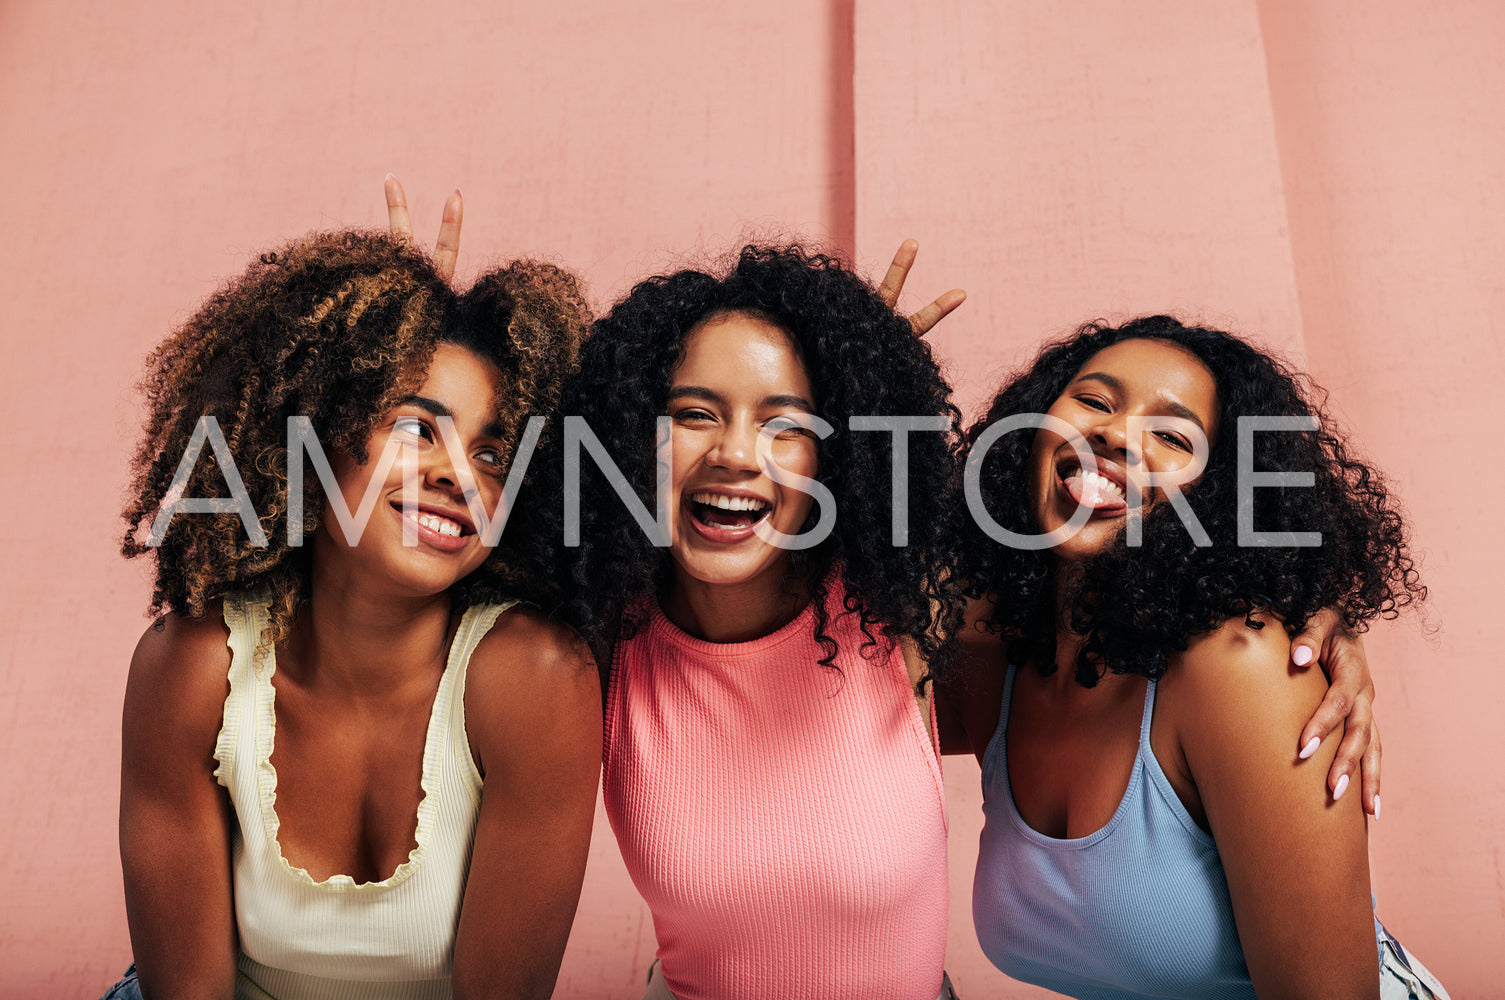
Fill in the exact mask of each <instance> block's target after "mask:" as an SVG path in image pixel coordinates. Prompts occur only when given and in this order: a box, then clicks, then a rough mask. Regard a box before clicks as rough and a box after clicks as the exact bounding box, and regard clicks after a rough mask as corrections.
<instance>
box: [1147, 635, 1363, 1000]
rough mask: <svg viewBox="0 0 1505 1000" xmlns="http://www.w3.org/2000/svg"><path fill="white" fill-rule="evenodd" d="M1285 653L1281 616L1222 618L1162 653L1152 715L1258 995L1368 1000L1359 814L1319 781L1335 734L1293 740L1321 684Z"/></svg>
mask: <svg viewBox="0 0 1505 1000" xmlns="http://www.w3.org/2000/svg"><path fill="white" fill-rule="evenodd" d="M1288 653H1289V649H1288V643H1287V641H1286V635H1285V633H1284V631H1282V630H1281V629H1280V628H1279V625H1278V623H1275V622H1273V621H1271V622H1270V623H1269V624H1267V625H1266V627H1265V628H1264V629H1263V630H1259V631H1256V630H1254V629H1250V628H1248V627H1247V626H1246V625H1244V623H1243V622H1242V620H1238V621H1234V622H1230V623H1229V624H1228V625H1225V626H1224V627H1223V628H1222V629H1220V630H1219V631H1218V632H1215V633H1213V634H1212V635H1210V636H1207V637H1205V638H1203V639H1201V640H1199V641H1197V642H1195V643H1193V645H1192V647H1191V648H1190V649H1189V650H1188V651H1187V653H1186V654H1184V656H1182V657H1180V658H1179V660H1178V662H1174V663H1173V665H1172V668H1171V671H1170V673H1168V674H1167V676H1166V678H1165V679H1164V680H1163V681H1162V682H1161V688H1160V690H1161V694H1162V696H1163V699H1162V698H1157V702H1156V724H1157V726H1158V725H1160V724H1161V722H1162V721H1163V722H1165V723H1167V724H1168V725H1170V726H1171V727H1172V728H1171V730H1170V732H1172V733H1174V734H1175V737H1176V741H1177V742H1178V744H1179V747H1180V751H1181V753H1182V754H1183V755H1184V762H1185V766H1186V768H1187V771H1188V772H1189V774H1190V777H1191V780H1192V781H1193V782H1194V783H1195V787H1196V794H1197V796H1198V797H1199V798H1200V804H1201V807H1202V809H1203V810H1204V811H1205V814H1206V819H1207V824H1208V827H1209V829H1210V830H1211V832H1212V836H1213V839H1214V840H1215V841H1216V842H1217V846H1218V853H1219V855H1220V856H1221V858H1222V861H1223V867H1224V870H1225V872H1226V874H1227V877H1228V890H1229V893H1230V895H1231V896H1232V899H1233V913H1234V919H1235V920H1236V922H1237V924H1238V933H1239V942H1240V943H1241V944H1242V945H1243V949H1244V957H1245V960H1246V961H1247V962H1248V965H1249V975H1250V978H1251V979H1252V980H1253V981H1254V988H1255V991H1256V992H1257V993H1258V994H1259V996H1260V997H1261V998H1263V1000H1269V998H1274V997H1292V998H1296V997H1316V996H1320V997H1329V998H1344V997H1367V998H1374V997H1378V996H1379V972H1378V964H1377V961H1376V957H1375V944H1374V925H1373V922H1372V914H1371V909H1370V898H1369V855H1368V849H1367V844H1366V840H1365V825H1364V814H1363V811H1362V810H1361V808H1360V806H1359V802H1358V799H1357V796H1350V797H1349V798H1346V799H1342V800H1339V801H1334V800H1333V799H1332V797H1331V796H1330V795H1328V794H1327V789H1326V788H1325V787H1324V786H1323V783H1322V780H1321V775H1322V773H1323V769H1325V768H1326V767H1327V766H1328V764H1329V763H1330V762H1331V760H1332V758H1333V756H1334V754H1335V753H1336V751H1337V743H1338V741H1337V739H1336V738H1331V737H1330V738H1329V739H1328V740H1327V741H1325V742H1324V743H1323V744H1322V745H1321V746H1320V748H1319V749H1318V750H1317V751H1316V752H1315V753H1314V754H1312V755H1311V756H1310V757H1309V758H1307V759H1306V760H1302V759H1300V758H1299V757H1298V756H1297V754H1296V753H1295V751H1294V750H1293V749H1292V748H1291V743H1292V741H1293V739H1294V737H1295V735H1296V734H1297V733H1298V732H1300V729H1301V726H1302V724H1303V723H1304V722H1305V721H1306V719H1307V718H1308V716H1309V715H1310V714H1311V712H1312V709H1313V707H1314V706H1315V705H1316V704H1317V703H1318V702H1320V701H1321V700H1322V697H1323V692H1324V690H1325V687H1326V685H1325V683H1324V681H1323V678H1322V676H1321V675H1320V674H1316V673H1313V672H1310V671H1299V670H1292V669H1290V666H1289V664H1288V662H1287V656H1288ZM1162 709H1163V710H1164V713H1165V714H1164V715H1163V716H1162V714H1161V713H1162Z"/></svg>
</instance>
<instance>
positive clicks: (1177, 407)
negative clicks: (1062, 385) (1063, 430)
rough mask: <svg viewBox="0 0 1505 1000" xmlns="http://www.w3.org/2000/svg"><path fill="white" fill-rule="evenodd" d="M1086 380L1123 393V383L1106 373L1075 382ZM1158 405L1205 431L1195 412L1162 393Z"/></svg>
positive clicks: (1085, 377)
mask: <svg viewBox="0 0 1505 1000" xmlns="http://www.w3.org/2000/svg"><path fill="white" fill-rule="evenodd" d="M1086 379H1092V380H1093V381H1094V382H1101V383H1102V384H1103V385H1106V386H1107V387H1108V388H1110V389H1112V390H1113V391H1115V392H1123V391H1124V384H1123V382H1121V381H1119V379H1117V378H1115V377H1114V376H1112V375H1109V374H1108V373H1107V372H1088V373H1087V374H1085V375H1078V376H1077V377H1076V379H1075V381H1077V382H1081V381H1084V380H1086ZM1160 405H1161V406H1163V407H1164V408H1165V412H1167V413H1169V414H1170V415H1171V416H1173V417H1180V418H1181V419H1183V420H1190V421H1191V422H1192V423H1194V424H1196V425H1197V426H1198V427H1202V429H1203V430H1204V431H1205V430H1206V429H1207V428H1206V427H1203V426H1202V418H1201V417H1199V416H1197V414H1196V412H1195V411H1193V410H1191V409H1190V408H1188V407H1187V406H1185V405H1184V404H1182V403H1180V402H1177V401H1176V400H1175V399H1172V398H1170V397H1168V396H1166V395H1164V394H1163V393H1162V394H1160Z"/></svg>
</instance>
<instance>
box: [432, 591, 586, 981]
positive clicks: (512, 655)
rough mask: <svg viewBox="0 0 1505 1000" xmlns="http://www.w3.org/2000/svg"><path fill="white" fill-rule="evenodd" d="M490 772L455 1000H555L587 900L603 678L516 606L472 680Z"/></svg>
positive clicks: (563, 638) (562, 638)
mask: <svg viewBox="0 0 1505 1000" xmlns="http://www.w3.org/2000/svg"><path fill="white" fill-rule="evenodd" d="M465 725H466V730H467V731H468V733H469V735H470V743H471V747H472V749H473V750H474V751H475V754H476V764H477V766H478V767H479V768H480V769H481V773H482V775H483V776H484V780H485V788H484V789H483V791H482V793H481V815H480V819H479V821H478V823H477V827H476V842H475V850H474V853H473V855H472V858H471V863H470V876H469V879H468V881H467V882H466V886H465V898H464V902H463V904H462V907H461V911H460V927H459V932H458V935H457V937H456V939H455V961H454V990H455V997H456V998H457V1000H474V998H477V997H510V998H522V997H547V996H549V994H550V993H551V992H552V991H553V989H554V981H555V979H556V978H558V976H559V963H560V962H561V961H562V960H563V958H564V946H565V943H566V941H568V939H569V935H570V925H571V923H572V922H573V921H574V917H575V906H576V904H577V903H578V902H579V900H580V885H581V882H582V881H583V880H584V878H585V861H586V857H587V855H588V853H589V849H590V836H591V824H592V823H593V821H594V820H595V814H596V786H597V784H598V783H599V781H600V773H601V685H600V680H599V678H598V675H597V673H596V668H595V665H594V663H593V662H592V660H591V658H590V656H589V654H588V653H587V652H586V650H585V646H584V644H583V643H581V642H580V641H579V640H578V639H576V638H575V636H574V635H573V633H571V632H569V631H568V630H567V629H565V628H563V627H561V626H559V625H555V624H552V623H549V622H547V621H546V620H544V619H543V618H542V617H540V616H538V615H537V614H535V613H532V612H527V611H518V610H513V611H509V612H507V613H506V614H504V615H503V616H502V618H501V619H500V620H499V621H498V622H497V625H496V627H495V628H494V629H493V630H492V632H491V633H490V634H489V635H488V636H487V637H486V639H485V640H483V641H482V643H481V645H480V647H479V648H478V649H477V650H476V654H475V657H474V658H473V659H472V662H471V669H470V675H469V676H468V677H467V679H466V691H465Z"/></svg>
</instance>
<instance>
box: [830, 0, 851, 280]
mask: <svg viewBox="0 0 1505 1000" xmlns="http://www.w3.org/2000/svg"><path fill="white" fill-rule="evenodd" d="M827 5H828V6H827V8H826V16H827V18H828V22H827V31H828V34H829V38H830V44H831V60H830V64H829V66H830V68H829V73H830V79H829V81H828V83H829V86H828V94H829V102H830V103H829V106H828V107H827V108H826V164H827V170H828V171H829V173H828V180H827V183H826V197H825V224H826V231H827V232H828V233H830V237H831V242H832V243H833V244H834V245H835V248H836V249H837V250H838V251H840V253H841V254H842V255H843V256H845V257H846V258H847V259H849V260H850V259H851V258H852V257H853V256H854V255H855V254H856V252H857V99H856V93H855V90H856V87H855V83H854V77H855V74H856V71H857V30H856V13H855V6H856V0H827Z"/></svg>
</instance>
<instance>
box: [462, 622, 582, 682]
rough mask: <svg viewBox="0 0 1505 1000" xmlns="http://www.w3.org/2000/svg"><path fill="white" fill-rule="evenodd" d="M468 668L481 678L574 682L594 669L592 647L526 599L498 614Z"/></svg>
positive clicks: (495, 680) (498, 680) (499, 680)
mask: <svg viewBox="0 0 1505 1000" xmlns="http://www.w3.org/2000/svg"><path fill="white" fill-rule="evenodd" d="M471 669H472V672H475V673H478V674H479V675H480V676H481V677H483V678H484V680H483V683H492V682H496V683H503V684H519V685H525V686H531V685H536V684H575V683H579V682H580V681H582V680H585V679H587V678H586V677H585V676H583V675H589V676H590V677H591V678H594V676H595V673H596V670H595V661H594V660H593V659H592V658H591V655H590V650H589V649H587V648H586V645H585V643H584V642H583V641H582V640H581V639H580V637H579V636H578V635H576V634H575V632H574V631H573V630H572V629H570V628H569V627H568V626H565V625H561V624H560V623H558V622H554V621H550V620H549V619H548V618H547V617H545V616H544V615H543V614H542V613H541V612H539V611H538V610H537V609H535V608H532V607H528V606H526V605H515V606H513V607H511V608H508V609H507V610H506V611H504V612H503V613H502V614H501V615H500V616H499V617H498V618H497V620H496V624H494V625H493V626H491V631H489V632H487V633H486V637H485V638H483V639H482V640H481V642H480V644H479V645H478V646H477V647H476V651H475V653H474V655H472V657H471ZM598 683H599V682H598Z"/></svg>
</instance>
